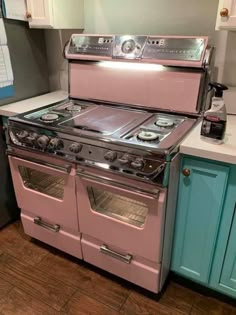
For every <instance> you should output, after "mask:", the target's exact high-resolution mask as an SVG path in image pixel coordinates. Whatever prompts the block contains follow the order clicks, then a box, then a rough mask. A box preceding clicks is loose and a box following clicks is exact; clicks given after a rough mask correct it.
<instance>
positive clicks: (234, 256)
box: [220, 213, 236, 296]
mask: <svg viewBox="0 0 236 315" xmlns="http://www.w3.org/2000/svg"><path fill="white" fill-rule="evenodd" d="M235 241H236V215H235V213H234V220H233V223H232V226H231V232H230V237H229V241H228V246H227V250H226V254H225V259H224V264H223V268H222V273H221V277H220V284H221V285H224V286H227V287H229V288H231V289H232V291H234V295H235V296H236V244H235Z"/></svg>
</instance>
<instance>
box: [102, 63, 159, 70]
mask: <svg viewBox="0 0 236 315" xmlns="http://www.w3.org/2000/svg"><path fill="white" fill-rule="evenodd" d="M98 65H99V67H103V68H111V69H119V70H135V71H164V70H165V67H164V66H162V65H157V64H151V63H147V64H145V63H131V62H119V61H117V62H116V61H115V62H114V61H101V62H99V64H98Z"/></svg>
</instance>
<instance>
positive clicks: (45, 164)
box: [6, 150, 72, 174]
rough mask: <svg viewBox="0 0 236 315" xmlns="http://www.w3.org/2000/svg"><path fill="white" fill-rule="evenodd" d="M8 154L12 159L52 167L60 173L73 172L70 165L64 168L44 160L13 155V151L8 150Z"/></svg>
mask: <svg viewBox="0 0 236 315" xmlns="http://www.w3.org/2000/svg"><path fill="white" fill-rule="evenodd" d="M6 154H7V155H9V156H12V157H16V158H20V159H24V160H25V161H28V162H32V163H36V164H40V165H43V166H47V167H50V168H54V169H57V170H59V171H63V172H66V173H68V174H69V173H70V172H71V169H72V166H71V165H70V164H65V165H64V166H60V165H56V164H51V163H48V162H45V161H42V160H38V159H34V158H29V157H26V156H24V155H23V154H18V153H12V152H11V150H7V151H6Z"/></svg>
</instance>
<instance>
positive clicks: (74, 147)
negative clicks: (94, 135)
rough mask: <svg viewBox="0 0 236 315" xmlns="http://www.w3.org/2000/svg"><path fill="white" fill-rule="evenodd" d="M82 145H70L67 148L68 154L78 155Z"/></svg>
mask: <svg viewBox="0 0 236 315" xmlns="http://www.w3.org/2000/svg"><path fill="white" fill-rule="evenodd" d="M82 147H83V146H82V144H81V143H72V144H71V145H70V146H69V150H70V152H72V153H79V152H80V151H81V150H82Z"/></svg>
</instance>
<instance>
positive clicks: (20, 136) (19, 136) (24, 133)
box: [16, 130, 29, 141]
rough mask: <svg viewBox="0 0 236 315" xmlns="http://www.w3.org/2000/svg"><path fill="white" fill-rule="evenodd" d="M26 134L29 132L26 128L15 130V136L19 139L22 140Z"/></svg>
mask: <svg viewBox="0 0 236 315" xmlns="http://www.w3.org/2000/svg"><path fill="white" fill-rule="evenodd" d="M28 135H29V133H28V131H26V130H21V131H19V132H17V134H16V136H17V138H18V139H19V140H20V141H22V140H24V139H25V138H26V137H28Z"/></svg>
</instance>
